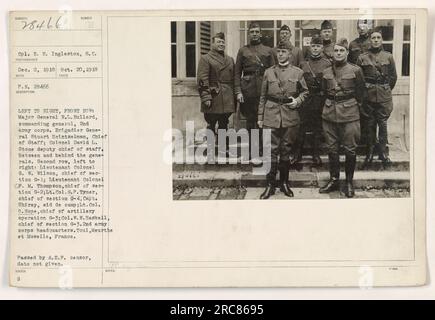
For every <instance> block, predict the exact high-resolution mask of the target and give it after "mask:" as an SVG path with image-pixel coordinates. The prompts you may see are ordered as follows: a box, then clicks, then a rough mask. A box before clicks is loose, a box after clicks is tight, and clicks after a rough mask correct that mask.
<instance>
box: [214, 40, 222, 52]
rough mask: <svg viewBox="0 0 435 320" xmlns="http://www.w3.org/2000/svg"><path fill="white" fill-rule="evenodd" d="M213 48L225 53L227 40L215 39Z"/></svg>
mask: <svg viewBox="0 0 435 320" xmlns="http://www.w3.org/2000/svg"><path fill="white" fill-rule="evenodd" d="M212 47H213V49H214V50H216V51H219V52H224V51H225V40H224V39H220V38H215V39H214V42H213V44H212Z"/></svg>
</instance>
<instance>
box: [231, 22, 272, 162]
mask: <svg viewBox="0 0 435 320" xmlns="http://www.w3.org/2000/svg"><path fill="white" fill-rule="evenodd" d="M248 36H249V44H247V45H246V46H243V47H242V48H240V49H239V52H238V53H237V59H236V66H235V75H234V76H235V85H236V87H240V88H241V93H238V94H237V101H238V102H240V112H241V113H242V115H243V116H244V117H245V118H246V129H247V130H248V132H249V136H250V139H249V157H251V149H252V146H255V147H257V148H258V149H259V151H260V155H261V152H262V150H261V146H262V132H261V131H260V136H259V141H252V139H251V130H252V129H255V128H258V125H257V114H258V103H259V101H260V94H261V83H262V80H263V74H264V71H265V70H266V69H267V68H270V67H271V66H273V65H274V64H275V59H274V56H273V52H272V48H270V47H267V46H265V45H263V44H262V43H261V28H260V25H259V24H258V23H256V22H253V23H251V24H250V25H249V29H248Z"/></svg>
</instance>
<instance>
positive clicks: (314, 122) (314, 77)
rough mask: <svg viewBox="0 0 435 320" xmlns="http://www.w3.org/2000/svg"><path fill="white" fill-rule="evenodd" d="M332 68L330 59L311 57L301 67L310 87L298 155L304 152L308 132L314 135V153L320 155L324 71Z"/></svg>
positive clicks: (299, 138)
mask: <svg viewBox="0 0 435 320" xmlns="http://www.w3.org/2000/svg"><path fill="white" fill-rule="evenodd" d="M330 66H331V62H330V61H329V60H328V59H325V58H323V57H322V56H319V57H312V56H310V57H309V58H308V59H307V60H306V61H303V62H302V63H301V65H300V67H301V69H302V71H303V76H304V79H305V82H306V84H307V87H308V92H309V94H308V96H307V97H306V98H305V101H304V103H303V106H302V107H301V108H300V116H301V128H300V131H299V137H298V144H297V150H296V153H297V154H298V155H299V154H301V152H302V147H303V143H304V138H305V134H306V133H307V132H308V131H311V132H312V133H313V148H314V149H315V150H313V153H316V154H317V153H318V143H319V141H320V140H321V138H322V110H323V105H324V102H325V96H324V95H323V94H322V92H321V83H322V78H323V71H324V70H325V69H326V68H328V67H330Z"/></svg>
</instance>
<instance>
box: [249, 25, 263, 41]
mask: <svg viewBox="0 0 435 320" xmlns="http://www.w3.org/2000/svg"><path fill="white" fill-rule="evenodd" d="M249 38H250V39H251V40H254V41H258V40H260V38H261V30H260V28H251V29H249Z"/></svg>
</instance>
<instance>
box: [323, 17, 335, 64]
mask: <svg viewBox="0 0 435 320" xmlns="http://www.w3.org/2000/svg"><path fill="white" fill-rule="evenodd" d="M332 35H333V29H332V23H331V21H329V20H325V21H323V22H322V24H321V25H320V36H321V37H322V40H323V57H324V58H326V59H328V60H329V61H331V62H332V60H333V59H334V42H333V41H332Z"/></svg>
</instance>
